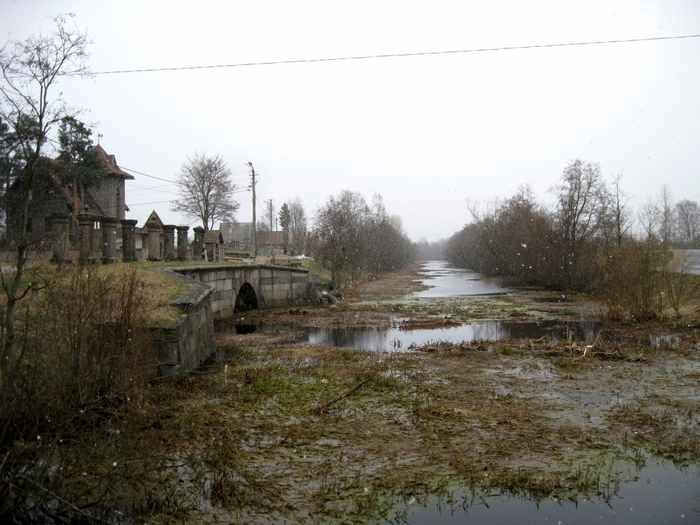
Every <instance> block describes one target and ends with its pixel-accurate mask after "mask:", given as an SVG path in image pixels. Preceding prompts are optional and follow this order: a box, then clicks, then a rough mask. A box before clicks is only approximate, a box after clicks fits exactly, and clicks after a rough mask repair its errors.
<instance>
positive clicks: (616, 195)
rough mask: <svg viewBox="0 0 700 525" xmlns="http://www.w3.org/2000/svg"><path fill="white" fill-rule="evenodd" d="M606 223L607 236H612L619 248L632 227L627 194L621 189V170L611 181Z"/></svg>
mask: <svg viewBox="0 0 700 525" xmlns="http://www.w3.org/2000/svg"><path fill="white" fill-rule="evenodd" d="M608 223H609V227H608V228H607V230H608V232H607V236H608V237H612V239H613V241H614V243H615V245H616V246H617V247H618V248H619V247H620V246H622V242H623V240H624V239H625V238H626V237H627V234H628V233H629V230H630V228H631V227H632V211H631V209H630V207H629V195H627V192H625V191H623V190H622V171H619V172H618V173H617V175H615V177H614V179H613V182H612V191H611V194H610V209H609V214H608Z"/></svg>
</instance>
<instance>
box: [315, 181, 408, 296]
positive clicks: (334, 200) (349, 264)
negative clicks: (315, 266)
mask: <svg viewBox="0 0 700 525" xmlns="http://www.w3.org/2000/svg"><path fill="white" fill-rule="evenodd" d="M306 246H307V250H308V253H309V254H310V255H311V256H312V257H314V258H315V259H316V260H317V261H318V262H319V263H321V264H322V265H323V266H325V267H326V268H328V269H329V270H330V271H331V274H332V280H333V283H334V284H335V285H336V286H337V287H339V288H344V287H345V286H347V285H348V284H349V283H351V282H353V281H356V280H358V279H360V278H362V277H364V276H367V275H377V274H379V273H382V272H387V271H391V270H395V269H398V268H402V267H404V266H406V265H407V264H408V263H409V262H411V261H412V260H413V257H414V245H413V243H412V242H411V241H410V240H409V239H408V237H407V236H406V234H405V233H404V232H403V227H402V224H401V219H400V218H399V217H397V216H392V215H389V214H388V212H387V210H386V208H385V207H384V202H383V199H382V197H381V196H380V195H375V196H374V198H373V200H372V205H371V206H370V205H368V204H367V202H366V201H365V199H364V197H362V195H360V194H359V193H356V192H352V191H349V190H345V191H342V192H341V193H340V194H339V195H337V196H331V197H330V198H329V199H328V201H327V202H326V204H324V205H323V206H321V208H319V209H318V211H317V213H316V216H315V218H314V227H313V229H312V231H311V232H310V233H309V235H308V237H307V245H306Z"/></svg>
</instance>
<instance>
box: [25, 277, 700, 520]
mask: <svg viewBox="0 0 700 525" xmlns="http://www.w3.org/2000/svg"><path fill="white" fill-rule="evenodd" d="M414 277H415V275H414ZM398 279H399V280H400V281H401V282H402V283H403V284H401V283H399V284H398V285H397V286H396V287H395V288H394V287H391V286H387V285H386V283H385V284H382V285H381V287H384V289H385V290H387V291H390V290H395V289H402V288H403V290H407V289H410V287H411V284H410V281H411V274H410V273H409V272H405V273H403V274H400V275H399V276H398ZM388 280H389V281H390V280H391V279H388ZM367 286H368V287H372V289H371V291H370V293H369V296H368V295H367V293H362V292H357V295H356V297H355V300H356V302H350V301H347V302H341V303H338V304H336V305H334V307H333V308H304V309H292V310H289V309H286V310H279V311H263V312H257V313H256V314H255V315H254V316H252V317H248V316H247V315H246V316H245V319H244V321H246V322H250V321H252V320H255V321H256V322H257V321H259V320H262V321H263V322H265V323H269V324H274V323H277V322H280V321H281V320H290V321H291V320H293V321H294V322H296V323H297V324H308V325H315V324H316V325H319V326H354V327H358V326H359V327H367V328H368V329H374V328H377V327H380V326H386V325H388V324H390V323H392V322H396V316H397V315H398V316H399V317H400V318H401V322H406V323H407V325H406V326H408V325H409V324H410V323H412V322H416V323H417V324H421V323H425V324H428V323H429V321H430V320H431V319H433V322H435V323H436V324H437V323H442V322H444V321H445V318H444V316H445V310H443V309H438V308H437V305H434V306H435V308H436V310H437V313H433V314H428V313H427V312H425V311H423V312H419V313H418V314H417V315H415V316H411V315H410V311H409V310H408V306H406V307H405V308H406V310H403V309H402V310H401V311H400V312H398V313H397V311H396V310H395V309H396V307H397V305H406V304H408V302H402V301H401V300H400V298H398V297H396V296H394V295H393V293H389V295H388V300H387V301H386V302H383V301H382V299H384V298H387V297H385V296H383V295H382V293H383V292H378V291H377V290H378V288H377V287H378V286H380V281H373V282H372V283H370V284H368V285H367ZM537 293H538V294H539V292H537ZM537 297H539V295H537ZM370 298H371V299H372V301H371V302H370V301H368V299H370ZM498 300H499V301H500V302H501V304H504V305H510V306H507V307H504V309H503V310H502V311H501V310H499V311H498V312H499V313H500V314H502V315H503V317H504V318H506V317H508V318H512V316H511V315H510V313H512V312H519V313H518V315H522V318H523V319H527V318H529V317H531V315H527V314H528V313H530V314H532V312H538V311H539V310H538V309H540V308H542V307H543V305H545V306H546V307H549V306H550V305H551V307H552V309H555V308H557V307H558V306H557V305H560V307H562V308H571V307H572V304H574V305H575V304H578V303H580V302H581V299H580V298H576V299H572V300H570V301H567V302H562V303H555V302H554V301H553V300H548V301H546V302H543V301H533V303H532V310H529V311H528V310H527V309H526V305H527V301H526V300H525V299H524V298H523V297H522V295H520V296H518V298H517V299H516V298H500V299H498ZM471 301H473V302H474V303H475V304H477V305H478V306H477V307H478V308H482V307H483V305H484V304H485V299H484V298H473V299H471ZM358 304H365V305H366V304H371V305H372V306H371V308H370V309H368V310H364V309H363V308H362V307H361V306H358ZM448 304H450V305H452V306H455V305H457V304H459V306H460V308H463V309H464V311H465V312H466V311H469V309H470V304H469V301H467V300H465V301H463V302H462V303H456V302H450V303H448ZM303 312H305V313H303ZM465 315H466V314H465ZM551 315H554V314H553V313H551ZM433 317H435V318H433ZM239 321H240V319H239ZM651 335H654V337H651ZM217 338H218V343H219V347H220V348H221V350H222V354H223V355H222V358H221V360H220V361H219V362H217V363H216V364H214V365H213V366H212V368H209V369H206V370H202V371H199V372H198V373H196V374H192V375H190V376H188V377H182V378H177V379H174V380H169V381H165V382H162V383H153V384H151V385H150V386H148V387H147V388H146V389H144V390H142V391H141V393H140V395H139V396H137V397H133V398H131V399H132V401H130V402H129V403H126V404H123V405H122V406H123V407H128V410H126V409H119V408H118V407H113V408H111V409H110V410H111V412H110V413H109V417H108V418H103V419H102V420H101V421H102V422H103V423H102V425H101V426H95V427H91V430H90V432H89V435H88V434H83V435H81V437H80V439H79V440H75V439H72V440H66V439H64V442H63V443H61V444H60V446H59V444H58V442H57V441H56V440H55V439H54V440H53V441H52V443H53V444H54V446H55V447H52V451H53V452H52V453H53V454H55V455H53V456H51V455H43V456H41V461H43V462H45V464H46V465H47V466H48V465H55V467H54V468H57V469H63V470H59V471H58V472H61V474H60V476H59V478H57V479H60V480H63V481H65V483H66V485H65V486H66V487H74V488H75V489H76V490H77V489H80V490H85V489H86V488H88V487H89V488H90V491H89V492H85V494H92V495H95V494H97V495H99V496H100V497H102V499H101V500H97V499H93V500H91V501H92V502H95V501H99V503H98V504H95V503H91V501H88V500H83V499H79V498H75V499H72V500H69V499H68V498H66V497H65V495H62V494H63V493H58V492H56V493H53V494H54V496H56V497H61V498H62V499H64V500H65V501H71V502H73V503H72V504H74V505H75V506H76V508H78V509H79V510H73V511H72V512H68V511H66V510H65V507H63V508H64V514H62V515H61V516H62V517H64V516H72V517H80V516H83V514H85V515H89V516H91V520H92V521H100V520H103V521H108V522H130V521H140V520H147V521H149V522H151V523H175V522H183V521H193V520H197V521H199V522H245V523H269V522H283V521H284V520H287V521H290V522H296V523H329V522H335V523H365V522H368V521H371V520H381V519H387V518H400V517H401V515H402V513H404V512H406V511H407V509H409V508H411V506H413V505H420V504H421V503H422V502H426V501H428V500H430V498H438V499H440V500H441V501H444V502H446V503H447V504H450V505H451V504H455V505H459V502H460V501H464V500H463V499H460V498H462V497H468V498H471V499H472V500H476V501H478V498H479V497H481V496H483V495H486V494H493V493H505V494H514V495H518V496H521V497H526V498H534V499H542V498H547V497H552V496H555V497H557V498H560V499H571V500H579V499H581V498H582V497H583V495H591V494H600V495H602V497H604V498H605V497H612V496H613V495H614V493H615V491H616V487H617V485H618V484H619V483H622V482H624V480H625V478H624V474H623V470H621V469H619V468H617V467H616V464H617V463H616V462H617V461H618V460H624V461H628V462H629V461H632V462H642V461H643V458H644V456H645V454H647V453H654V454H661V455H663V456H665V457H669V458H671V459H672V460H673V461H676V462H678V463H681V464H683V463H697V462H698V460H699V459H700V427H699V425H700V417H698V416H697V414H698V413H700V411H699V410H698V409H700V396H698V395H697V392H698V391H700V390H699V389H698V387H700V361H698V359H697V352H698V350H700V346H699V341H698V332H697V326H695V325H692V323H691V326H688V323H685V324H684V325H680V324H678V325H675V326H665V327H650V326H639V325H637V326H635V327H632V328H630V327H629V326H626V325H618V326H612V327H610V328H608V329H607V331H606V332H604V333H603V335H602V336H601V337H599V338H598V339H597V340H596V341H595V342H593V343H584V342H581V341H577V340H575V339H573V337H570V338H569V339H567V340H563V341H553V340H550V339H547V338H542V339H524V340H520V339H518V340H516V339H513V340H501V341H473V342H459V341H457V342H452V341H442V340H435V341H431V342H429V343H427V344H425V345H421V346H416V347H413V348H394V349H393V350H394V351H393V352H370V351H362V350H349V349H339V348H331V347H326V346H314V345H302V344H299V343H298V342H297V336H296V334H295V331H294V328H289V327H287V328H284V327H282V326H280V327H279V328H277V329H275V330H270V331H265V332H252V333H242V334H236V333H235V332H234V331H233V330H230V331H224V330H222V331H220V332H219V334H218V335H217ZM60 437H61V438H62V439H63V436H60ZM43 439H45V438H44V434H42V440H43ZM21 446H22V447H24V448H22V450H25V451H27V452H26V453H27V454H34V453H35V449H36V447H37V440H36V439H34V440H30V439H25V440H24V441H22V443H21ZM44 450H47V449H44ZM32 451H34V452H32ZM37 457H39V456H37ZM52 458H53V459H52ZM57 458H60V461H57ZM51 461H53V462H54V463H51ZM52 472H56V471H52ZM44 479H49V478H44ZM109 480H111V482H110V483H108V482H107V481H109ZM115 480H119V483H114V481H115ZM71 484H72V485H71ZM35 488H36V487H35ZM97 489H101V490H102V491H103V492H99V491H98V490H97ZM458 496H459V497H458ZM49 500H50V501H53V502H56V501H58V500H57V499H56V498H55V497H54V498H53V499H51V498H48V499H47V501H49ZM91 505H92V506H91ZM81 513H83V514H81ZM83 517H85V516H83ZM49 521H50V520H49ZM55 521H60V520H58V519H57V520H55ZM88 521H89V520H88Z"/></svg>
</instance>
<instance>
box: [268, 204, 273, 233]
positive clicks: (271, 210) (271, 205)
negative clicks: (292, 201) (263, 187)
mask: <svg viewBox="0 0 700 525" xmlns="http://www.w3.org/2000/svg"><path fill="white" fill-rule="evenodd" d="M267 202H268V205H269V206H270V231H273V229H272V202H273V201H272V199H270V200H269V201H267Z"/></svg>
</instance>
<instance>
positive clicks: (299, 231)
mask: <svg viewBox="0 0 700 525" xmlns="http://www.w3.org/2000/svg"><path fill="white" fill-rule="evenodd" d="M306 233H307V221H306V210H305V209H304V205H303V204H302V203H301V199H299V197H296V198H295V199H293V200H292V201H291V202H290V203H289V234H290V235H289V244H290V246H291V247H292V251H293V252H294V253H304V251H305V249H306Z"/></svg>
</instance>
